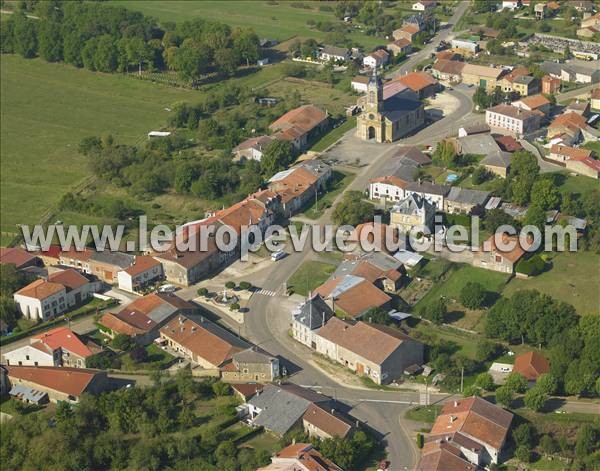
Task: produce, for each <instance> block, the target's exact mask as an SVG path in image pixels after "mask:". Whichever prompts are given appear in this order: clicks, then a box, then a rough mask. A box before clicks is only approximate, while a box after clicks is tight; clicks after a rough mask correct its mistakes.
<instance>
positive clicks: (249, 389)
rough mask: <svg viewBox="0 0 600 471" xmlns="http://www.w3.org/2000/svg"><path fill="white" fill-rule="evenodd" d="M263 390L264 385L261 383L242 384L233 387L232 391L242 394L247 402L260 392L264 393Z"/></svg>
mask: <svg viewBox="0 0 600 471" xmlns="http://www.w3.org/2000/svg"><path fill="white" fill-rule="evenodd" d="M263 388H264V385H263V384H260V383H240V384H232V385H231V389H233V390H234V391H236V392H237V393H238V394H240V395H241V396H242V397H243V398H244V400H245V401H246V400H248V399H250V398H251V397H252V396H254V395H255V394H256V393H257V392H258V391H262V389H263Z"/></svg>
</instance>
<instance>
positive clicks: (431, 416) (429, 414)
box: [404, 405, 442, 424]
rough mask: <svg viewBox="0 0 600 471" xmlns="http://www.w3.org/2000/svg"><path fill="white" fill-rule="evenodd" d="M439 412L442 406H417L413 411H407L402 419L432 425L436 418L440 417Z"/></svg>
mask: <svg viewBox="0 0 600 471" xmlns="http://www.w3.org/2000/svg"><path fill="white" fill-rule="evenodd" d="M441 411H442V406H437V405H432V406H417V407H415V408H413V409H409V410H407V411H406V414H404V418H406V419H408V420H414V421H415V422H425V423H428V424H432V423H434V422H435V419H436V418H437V416H438V415H440V412H441Z"/></svg>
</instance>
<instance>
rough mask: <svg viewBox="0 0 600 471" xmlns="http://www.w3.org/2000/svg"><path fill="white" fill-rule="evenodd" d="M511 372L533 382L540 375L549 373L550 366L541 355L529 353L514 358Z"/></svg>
mask: <svg viewBox="0 0 600 471" xmlns="http://www.w3.org/2000/svg"><path fill="white" fill-rule="evenodd" d="M513 371H514V372H517V373H520V374H522V375H523V376H524V377H525V379H527V380H529V381H535V380H536V379H538V377H539V376H540V375H541V374H544V373H548V371H550V365H549V363H548V360H546V358H544V357H543V356H542V355H540V354H539V353H537V352H534V351H531V352H527V353H523V354H521V355H517V356H516V357H515V365H514V367H513Z"/></svg>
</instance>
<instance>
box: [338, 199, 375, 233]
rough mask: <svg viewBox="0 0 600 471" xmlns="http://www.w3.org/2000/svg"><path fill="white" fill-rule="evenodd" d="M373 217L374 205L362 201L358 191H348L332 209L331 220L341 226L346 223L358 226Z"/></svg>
mask: <svg viewBox="0 0 600 471" xmlns="http://www.w3.org/2000/svg"><path fill="white" fill-rule="evenodd" d="M374 217H375V207H374V206H373V205H372V204H371V203H368V202H366V201H363V194H362V192H360V191H348V192H346V193H345V194H344V198H343V199H342V201H341V202H339V203H338V204H337V206H336V207H335V208H334V210H333V221H334V222H335V223H336V224H337V225H339V226H341V225H345V224H348V225H350V226H358V225H359V224H362V223H363V222H367V221H372V220H373V218H374Z"/></svg>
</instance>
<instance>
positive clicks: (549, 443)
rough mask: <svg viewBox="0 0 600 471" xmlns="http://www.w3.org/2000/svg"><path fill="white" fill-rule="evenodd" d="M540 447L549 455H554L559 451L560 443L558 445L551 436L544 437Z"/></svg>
mask: <svg viewBox="0 0 600 471" xmlns="http://www.w3.org/2000/svg"><path fill="white" fill-rule="evenodd" d="M540 446H541V447H542V450H543V451H544V453H546V454H547V455H552V454H553V453H556V452H557V451H558V450H559V448H558V443H556V440H554V438H552V436H551V435H543V436H542V438H541V439H540Z"/></svg>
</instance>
